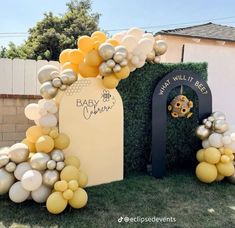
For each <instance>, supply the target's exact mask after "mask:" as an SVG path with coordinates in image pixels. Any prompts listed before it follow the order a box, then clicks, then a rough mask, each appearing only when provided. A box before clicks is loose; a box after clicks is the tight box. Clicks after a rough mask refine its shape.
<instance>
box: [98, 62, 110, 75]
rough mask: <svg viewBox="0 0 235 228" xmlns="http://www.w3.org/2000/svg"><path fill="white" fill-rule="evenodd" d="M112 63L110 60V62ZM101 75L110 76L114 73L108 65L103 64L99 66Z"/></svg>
mask: <svg viewBox="0 0 235 228" xmlns="http://www.w3.org/2000/svg"><path fill="white" fill-rule="evenodd" d="M109 61H110V60H109ZM99 73H100V75H102V76H106V75H108V74H111V73H112V69H111V68H110V67H109V66H108V64H107V63H106V62H103V63H102V64H101V65H100V66H99Z"/></svg>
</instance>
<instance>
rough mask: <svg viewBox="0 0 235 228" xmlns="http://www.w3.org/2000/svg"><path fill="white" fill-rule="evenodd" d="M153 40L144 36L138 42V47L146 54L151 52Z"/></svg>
mask: <svg viewBox="0 0 235 228" xmlns="http://www.w3.org/2000/svg"><path fill="white" fill-rule="evenodd" d="M153 44H154V43H153V41H152V40H150V39H148V38H143V39H141V40H140V41H139V42H138V46H137V47H136V48H138V49H139V50H141V52H142V53H144V54H145V55H147V54H149V53H150V52H151V51H152V50H153Z"/></svg>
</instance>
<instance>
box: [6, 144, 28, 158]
mask: <svg viewBox="0 0 235 228" xmlns="http://www.w3.org/2000/svg"><path fill="white" fill-rule="evenodd" d="M28 157H29V148H28V146H26V145H25V144H24V143H16V144H14V145H13V146H11V147H10V148H9V158H10V159H11V161H13V162H15V163H21V162H24V161H26V160H27V159H28Z"/></svg>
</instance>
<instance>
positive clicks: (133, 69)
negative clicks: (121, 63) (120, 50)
mask: <svg viewBox="0 0 235 228" xmlns="http://www.w3.org/2000/svg"><path fill="white" fill-rule="evenodd" d="M128 67H129V68H130V71H131V72H133V71H135V70H136V67H135V66H133V65H132V64H131V63H128Z"/></svg>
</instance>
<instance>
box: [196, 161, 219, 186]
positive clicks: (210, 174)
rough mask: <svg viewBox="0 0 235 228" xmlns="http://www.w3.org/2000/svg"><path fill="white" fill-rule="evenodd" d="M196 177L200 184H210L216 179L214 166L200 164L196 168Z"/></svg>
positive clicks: (205, 163) (204, 163)
mask: <svg viewBox="0 0 235 228" xmlns="http://www.w3.org/2000/svg"><path fill="white" fill-rule="evenodd" d="M196 176H197V178H198V179H199V180H200V181H202V182H205V183H211V182H213V181H215V179H216V177H217V169H216V166H215V165H212V164H210V163H207V162H201V163H199V164H198V165H197V167H196Z"/></svg>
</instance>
